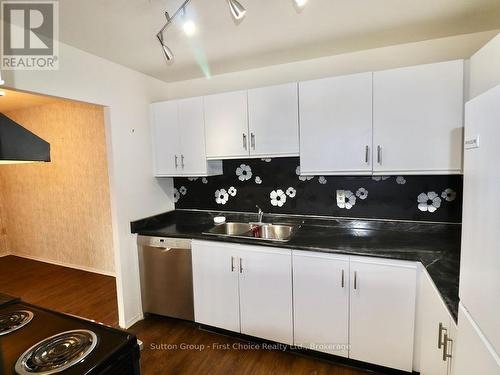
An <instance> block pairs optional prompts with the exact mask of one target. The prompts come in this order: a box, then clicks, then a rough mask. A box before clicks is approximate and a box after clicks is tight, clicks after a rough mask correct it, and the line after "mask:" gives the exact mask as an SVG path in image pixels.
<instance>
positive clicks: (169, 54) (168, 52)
mask: <svg viewBox="0 0 500 375" xmlns="http://www.w3.org/2000/svg"><path fill="white" fill-rule="evenodd" d="M156 38H158V41H159V42H160V44H161V48H162V50H163V56H164V57H165V60H166V61H167V63H169V62H171V61H172V60H173V59H174V54H173V53H172V51H171V50H170V48H168V47H167V46H166V45H165V43H163V34H162V33H158V34H157V35H156Z"/></svg>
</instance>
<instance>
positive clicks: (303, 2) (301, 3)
mask: <svg viewBox="0 0 500 375" xmlns="http://www.w3.org/2000/svg"><path fill="white" fill-rule="evenodd" d="M294 1H295V5H297V6H298V7H299V8H302V7H304V6H305V5H306V4H307V0H294Z"/></svg>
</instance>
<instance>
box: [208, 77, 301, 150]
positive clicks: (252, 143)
mask: <svg viewBox="0 0 500 375" xmlns="http://www.w3.org/2000/svg"><path fill="white" fill-rule="evenodd" d="M297 95H298V94H297V84H296V83H289V84H285V85H278V86H270V87H262V88H257V89H251V90H248V91H246V90H245V91H235V92H229V93H224V94H215V95H209V96H206V97H204V105H205V122H206V144H207V157H208V158H209V159H234V158H247V157H276V156H297V155H298V154H299V125H298V98H297Z"/></svg>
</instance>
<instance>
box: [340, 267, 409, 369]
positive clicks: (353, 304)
mask: <svg viewBox="0 0 500 375" xmlns="http://www.w3.org/2000/svg"><path fill="white" fill-rule="evenodd" d="M350 272H351V277H350V279H351V280H350V282H351V295H350V320H349V344H350V351H349V357H350V358H352V359H356V360H359V361H363V362H369V363H373V364H376V365H381V366H386V367H391V368H395V369H399V370H403V371H408V372H411V371H412V365H413V340H414V326H415V297H416V283H417V264H416V263H412V262H404V261H393V260H383V259H376V258H364V257H363V258H358V257H351V260H350Z"/></svg>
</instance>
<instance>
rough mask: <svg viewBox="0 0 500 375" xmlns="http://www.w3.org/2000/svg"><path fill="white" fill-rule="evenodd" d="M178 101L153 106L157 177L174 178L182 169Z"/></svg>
mask: <svg viewBox="0 0 500 375" xmlns="http://www.w3.org/2000/svg"><path fill="white" fill-rule="evenodd" d="M177 104H178V103H177V101H175V100H174V101H168V102H160V103H154V104H151V136H152V141H153V161H154V174H155V176H174V175H178V174H179V173H181V169H180V143H179V142H180V137H179V125H178V122H179V117H178V116H179V113H178V106H177Z"/></svg>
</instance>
